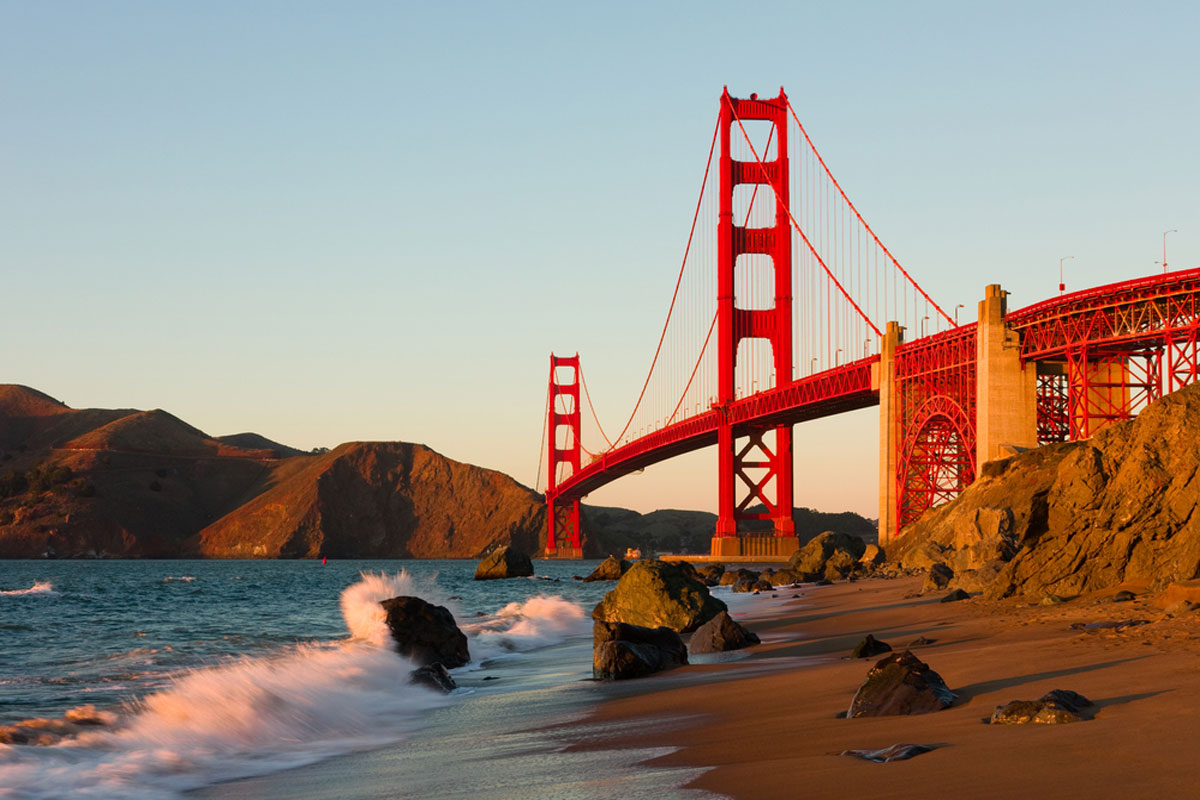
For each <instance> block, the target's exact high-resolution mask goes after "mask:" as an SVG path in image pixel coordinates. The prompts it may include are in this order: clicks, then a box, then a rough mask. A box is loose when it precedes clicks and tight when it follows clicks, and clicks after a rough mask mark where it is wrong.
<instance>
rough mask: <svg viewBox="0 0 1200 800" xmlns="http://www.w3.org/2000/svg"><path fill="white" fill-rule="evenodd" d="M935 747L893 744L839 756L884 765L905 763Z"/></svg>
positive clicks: (848, 752)
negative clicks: (878, 748)
mask: <svg viewBox="0 0 1200 800" xmlns="http://www.w3.org/2000/svg"><path fill="white" fill-rule="evenodd" d="M936 747H937V745H932V744H894V745H892V746H891V747H885V748H883V749H882V750H843V751H842V752H841V754H842V755H844V756H854V757H855V758H861V759H863V760H864V761H874V762H876V763H879V764H886V763H887V762H889V761H905V760H907V759H910V758H912V757H913V756H919V755H921V754H922V753H928V752H929V751H930V750H933V749H935V748H936Z"/></svg>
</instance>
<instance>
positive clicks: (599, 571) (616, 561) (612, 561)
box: [583, 556, 629, 582]
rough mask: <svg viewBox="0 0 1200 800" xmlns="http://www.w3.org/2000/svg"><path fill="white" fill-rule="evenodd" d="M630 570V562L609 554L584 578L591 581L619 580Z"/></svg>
mask: <svg viewBox="0 0 1200 800" xmlns="http://www.w3.org/2000/svg"><path fill="white" fill-rule="evenodd" d="M628 571H629V562H628V561H626V560H625V559H623V558H617V557H616V556H609V557H608V558H606V559H604V560H603V561H601V562H600V564H599V565H598V566H597V567H596V568H595V569H594V570H592V573H591V574H590V575H588V576H587V577H586V578H584V579H583V580H584V581H585V582H590V581H619V580H620V579H621V576H622V575H624V574H625V573H626V572H628Z"/></svg>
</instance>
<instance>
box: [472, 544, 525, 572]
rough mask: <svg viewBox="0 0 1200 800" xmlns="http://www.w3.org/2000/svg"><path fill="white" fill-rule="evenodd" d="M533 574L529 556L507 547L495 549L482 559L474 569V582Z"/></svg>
mask: <svg viewBox="0 0 1200 800" xmlns="http://www.w3.org/2000/svg"><path fill="white" fill-rule="evenodd" d="M532 574H533V562H532V561H530V560H529V556H527V555H525V554H524V553H522V552H521V551H520V550H518V549H516V548H515V547H511V546H509V545H505V546H504V547H500V548H497V549H496V550H493V551H492V552H491V553H490V554H488V555H486V556H484V557H483V560H482V561H480V562H479V566H478V567H476V568H475V580H477V581H490V580H495V579H498V578H525V577H528V576H530V575H532Z"/></svg>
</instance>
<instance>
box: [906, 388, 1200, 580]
mask: <svg viewBox="0 0 1200 800" xmlns="http://www.w3.org/2000/svg"><path fill="white" fill-rule="evenodd" d="M1198 441H1200V385H1198V384H1193V385H1191V386H1188V387H1186V388H1184V389H1181V390H1179V391H1178V392H1175V393H1173V394H1170V395H1167V396H1166V397H1163V398H1161V399H1159V400H1157V401H1155V402H1154V403H1152V404H1151V405H1150V406H1148V407H1147V408H1146V409H1145V410H1144V411H1142V413H1141V414H1140V415H1139V416H1138V417H1137V418H1135V419H1133V420H1130V421H1127V422H1119V423H1115V424H1113V425H1110V426H1108V427H1106V428H1104V429H1103V430H1101V431H1100V432H1098V433H1097V434H1096V435H1095V436H1093V437H1092V438H1091V439H1089V440H1084V441H1079V442H1071V443H1067V444H1061V445H1053V446H1049V447H1043V448H1040V449H1038V450H1034V451H1030V452H1027V453H1021V454H1019V455H1016V456H1013V457H1011V458H1007V459H1003V460H1000V461H993V462H990V463H988V464H985V465H984V466H983V468H982V470H981V471H980V476H979V479H978V480H977V481H976V482H975V483H974V484H972V485H971V486H970V487H968V488H967V489H966V490H965V491H964V492H963V493H962V495H960V496H959V497H958V498H957V499H955V500H954V501H952V502H950V503H947V504H946V505H944V506H942V507H940V508H938V509H935V510H934V511H932V512H930V513H928V514H926V515H925V516H924V517H922V518H921V520H920V521H918V522H917V523H916V524H915V525H913V526H912V527H911V528H909V529H907V530H906V531H905V533H904V534H903V536H901V537H900V539H899V540H898V541H897V543H896V544H895V545H891V546H889V547H888V555H889V559H890V560H892V561H894V562H897V563H898V564H899V565H901V566H902V567H905V568H927V567H929V566H930V565H931V564H933V563H944V564H947V565H948V566H949V567H950V568H951V569H953V570H954V573H955V579H954V583H953V584H952V585H954V586H958V587H960V588H964V589H967V590H969V591H978V590H983V591H984V594H985V597H989V598H999V597H1008V596H1013V595H1023V596H1029V597H1034V598H1041V597H1043V596H1046V595H1056V596H1060V597H1073V596H1076V595H1079V594H1082V593H1087V592H1094V591H1099V590H1102V589H1107V588H1111V587H1114V586H1117V585H1119V584H1121V583H1122V582H1127V581H1128V582H1130V583H1144V584H1148V585H1149V586H1150V588H1151V589H1154V590H1156V589H1161V588H1165V587H1166V586H1167V585H1168V584H1170V583H1172V582H1178V581H1188V580H1193V579H1196V578H1200V514H1196V513H1195V509H1196V507H1197V505H1198V504H1200V447H1197V442H1198Z"/></svg>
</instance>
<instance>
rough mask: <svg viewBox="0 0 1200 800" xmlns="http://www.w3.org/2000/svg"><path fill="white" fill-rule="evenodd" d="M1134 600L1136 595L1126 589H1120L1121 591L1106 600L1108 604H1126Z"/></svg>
mask: <svg viewBox="0 0 1200 800" xmlns="http://www.w3.org/2000/svg"><path fill="white" fill-rule="evenodd" d="M1136 599H1137V595H1136V594H1134V593H1133V592H1131V591H1129V590H1127V589H1122V590H1121V591H1119V592H1117V593H1116V594H1114V595H1113V596H1112V597H1110V598H1108V602H1110V603H1128V602H1130V601H1131V600H1136Z"/></svg>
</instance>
